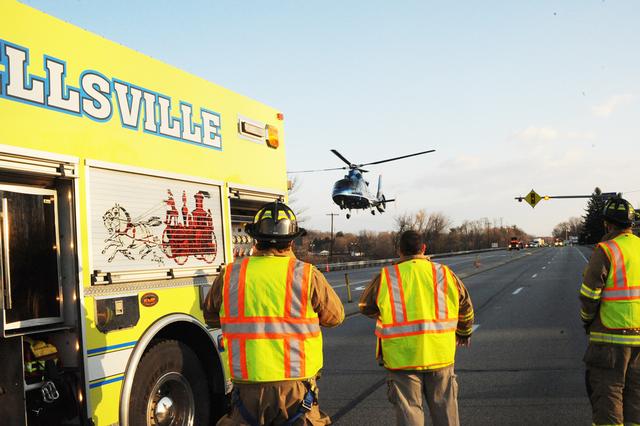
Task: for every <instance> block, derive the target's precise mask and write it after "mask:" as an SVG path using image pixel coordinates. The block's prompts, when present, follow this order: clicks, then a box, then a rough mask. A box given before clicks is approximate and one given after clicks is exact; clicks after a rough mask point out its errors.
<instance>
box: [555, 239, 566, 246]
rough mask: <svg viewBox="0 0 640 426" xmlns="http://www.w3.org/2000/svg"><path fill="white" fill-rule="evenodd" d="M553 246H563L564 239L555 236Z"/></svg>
mask: <svg viewBox="0 0 640 426" xmlns="http://www.w3.org/2000/svg"><path fill="white" fill-rule="evenodd" d="M553 246H554V247H563V246H564V241H562V240H561V239H560V238H556V239H555V240H554V241H553Z"/></svg>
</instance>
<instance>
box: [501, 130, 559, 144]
mask: <svg viewBox="0 0 640 426" xmlns="http://www.w3.org/2000/svg"><path fill="white" fill-rule="evenodd" d="M559 136H560V132H558V131H557V130H556V129H553V128H551V127H535V126H529V127H527V128H526V129H524V130H521V131H519V132H516V133H515V134H514V135H513V138H514V139H519V140H523V141H552V140H555V139H558V137H559Z"/></svg>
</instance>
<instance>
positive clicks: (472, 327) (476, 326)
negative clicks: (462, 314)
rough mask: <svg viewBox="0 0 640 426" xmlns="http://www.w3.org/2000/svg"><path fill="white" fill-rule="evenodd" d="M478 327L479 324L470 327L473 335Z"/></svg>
mask: <svg viewBox="0 0 640 426" xmlns="http://www.w3.org/2000/svg"><path fill="white" fill-rule="evenodd" d="M478 327H480V324H473V325H472V326H471V332H472V333H473V332H474V331H476V330H477V329H478Z"/></svg>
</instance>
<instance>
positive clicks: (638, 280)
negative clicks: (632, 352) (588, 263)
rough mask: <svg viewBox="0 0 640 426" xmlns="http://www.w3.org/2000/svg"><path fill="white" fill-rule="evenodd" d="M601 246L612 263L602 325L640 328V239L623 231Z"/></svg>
mask: <svg viewBox="0 0 640 426" xmlns="http://www.w3.org/2000/svg"><path fill="white" fill-rule="evenodd" d="M599 246H600V247H601V248H602V250H603V251H604V252H605V254H606V255H607V257H608V259H609V261H610V262H611V267H610V268H609V275H608V277H607V282H606V284H605V287H604V288H603V289H602V293H601V298H600V300H601V304H600V309H599V314H600V319H601V321H602V324H603V325H604V326H605V327H607V328H609V329H614V330H626V329H637V328H640V238H638V237H636V236H635V235H633V234H631V233H622V234H620V235H618V236H617V237H616V238H614V239H613V240H609V241H604V242H602V243H600V244H599ZM596 339H597V337H596ZM591 340H593V336H592V338H591ZM609 340H610V342H612V343H619V344H634V345H635V344H636V343H635V341H634V342H633V343H627V342H630V340H629V339H627V338H617V337H615V335H614V337H612V338H610V339H609ZM631 340H634V339H631ZM614 341H615V342H614Z"/></svg>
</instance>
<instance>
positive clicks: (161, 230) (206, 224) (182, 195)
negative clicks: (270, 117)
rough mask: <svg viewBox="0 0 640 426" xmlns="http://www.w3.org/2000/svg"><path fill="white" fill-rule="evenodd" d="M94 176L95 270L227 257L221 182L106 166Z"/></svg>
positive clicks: (192, 264)
mask: <svg viewBox="0 0 640 426" xmlns="http://www.w3.org/2000/svg"><path fill="white" fill-rule="evenodd" d="M89 176H90V177H89V179H90V189H89V204H90V218H89V220H90V223H91V241H90V244H91V248H92V269H93V270H99V271H102V272H114V271H131V270H150V269H151V270H153V269H166V268H178V267H181V266H182V267H188V268H193V267H199V266H201V267H211V266H216V265H219V264H221V263H223V262H224V249H223V238H222V212H221V199H220V197H221V190H220V187H219V186H217V185H212V184H203V183H197V182H190V181H185V180H176V179H168V178H162V177H156V176H149V175H143V174H137V173H132V172H122V171H115V170H107V169H101V168H91V172H90V174H89Z"/></svg>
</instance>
